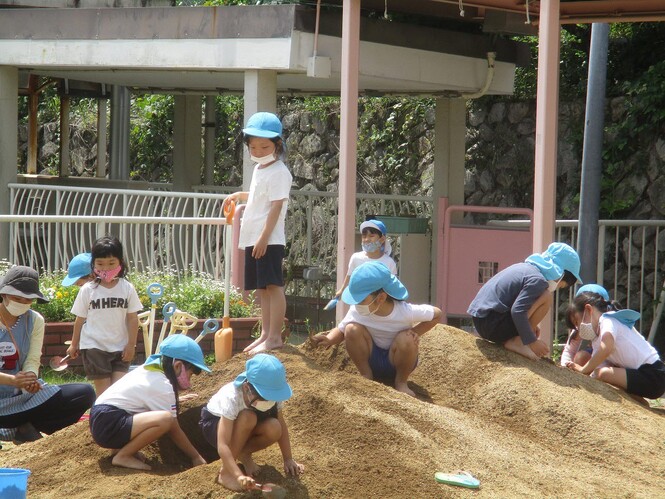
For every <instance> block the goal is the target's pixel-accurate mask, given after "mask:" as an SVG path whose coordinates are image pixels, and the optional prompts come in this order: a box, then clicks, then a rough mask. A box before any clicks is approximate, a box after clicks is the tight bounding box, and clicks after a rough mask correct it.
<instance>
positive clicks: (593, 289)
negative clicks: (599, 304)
mask: <svg viewBox="0 0 665 499" xmlns="http://www.w3.org/2000/svg"><path fill="white" fill-rule="evenodd" d="M582 293H596V294H597V295H600V296H602V297H603V299H604V300H605V301H610V294H609V293H608V292H607V290H606V289H605V288H604V287H602V286H601V285H600V284H585V285H584V286H582V287H581V288H580V289H578V290H577V293H575V296H577V295H580V294H582Z"/></svg>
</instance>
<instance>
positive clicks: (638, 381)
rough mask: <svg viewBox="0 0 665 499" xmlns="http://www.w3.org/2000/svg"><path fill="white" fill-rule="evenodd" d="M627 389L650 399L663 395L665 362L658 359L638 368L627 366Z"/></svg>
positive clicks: (664, 389) (664, 391)
mask: <svg viewBox="0 0 665 499" xmlns="http://www.w3.org/2000/svg"><path fill="white" fill-rule="evenodd" d="M626 391H627V392H628V393H633V394H635V395H639V396H640V397H644V398H648V399H657V398H660V397H662V396H663V394H664V393H665V364H663V363H662V362H661V361H660V360H657V361H656V362H654V363H653V364H642V365H641V366H640V367H638V368H637V369H628V368H626Z"/></svg>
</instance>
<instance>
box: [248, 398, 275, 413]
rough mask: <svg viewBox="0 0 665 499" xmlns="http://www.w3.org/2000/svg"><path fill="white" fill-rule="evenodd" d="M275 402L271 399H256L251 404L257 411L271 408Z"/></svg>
mask: <svg viewBox="0 0 665 499" xmlns="http://www.w3.org/2000/svg"><path fill="white" fill-rule="evenodd" d="M276 403H277V402H273V401H272V400H257V401H256V402H254V403H253V404H252V406H253V407H254V409H256V410H257V411H260V412H266V411H269V410H270V409H272V408H273V406H274V405H275V404H276Z"/></svg>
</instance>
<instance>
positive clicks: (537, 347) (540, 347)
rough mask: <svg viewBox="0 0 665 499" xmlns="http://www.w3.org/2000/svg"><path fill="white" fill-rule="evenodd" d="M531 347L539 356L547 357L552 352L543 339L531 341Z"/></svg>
mask: <svg viewBox="0 0 665 499" xmlns="http://www.w3.org/2000/svg"><path fill="white" fill-rule="evenodd" d="M529 348H530V349H531V351H532V352H533V353H535V354H536V355H537V356H538V357H545V356H546V355H548V354H549V353H550V349H549V347H548V346H547V344H546V343H545V342H544V341H543V340H536V341H534V342H533V343H529Z"/></svg>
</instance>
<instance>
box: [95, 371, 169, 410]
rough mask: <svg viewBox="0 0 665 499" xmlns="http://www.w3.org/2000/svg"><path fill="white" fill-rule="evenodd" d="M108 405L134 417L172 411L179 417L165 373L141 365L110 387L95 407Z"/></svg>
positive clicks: (98, 399)
mask: <svg viewBox="0 0 665 499" xmlns="http://www.w3.org/2000/svg"><path fill="white" fill-rule="evenodd" d="M100 404H108V405H112V406H114V407H117V408H118V409H123V410H125V411H127V412H128V413H130V414H139V413H141V412H149V411H170V412H171V416H173V417H174V418H175V417H176V416H177V413H176V404H175V392H174V391H173V385H171V382H170V381H169V380H168V378H167V377H166V375H165V374H164V373H163V372H162V371H157V370H151V369H146V368H145V367H143V366H139V367H137V368H136V369H134V370H133V371H130V372H128V373H127V374H125V375H124V376H123V377H122V378H120V379H119V380H118V381H116V382H115V383H113V384H112V385H111V386H110V387H108V388H107V389H106V390H105V391H104V392H103V393H102V394H101V395H100V396H99V397H97V400H96V401H95V405H100Z"/></svg>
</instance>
